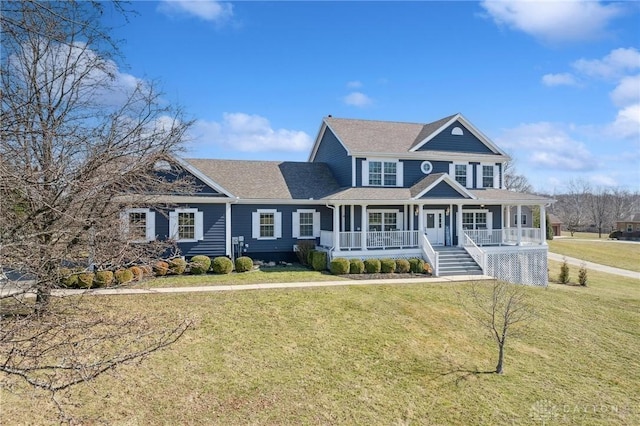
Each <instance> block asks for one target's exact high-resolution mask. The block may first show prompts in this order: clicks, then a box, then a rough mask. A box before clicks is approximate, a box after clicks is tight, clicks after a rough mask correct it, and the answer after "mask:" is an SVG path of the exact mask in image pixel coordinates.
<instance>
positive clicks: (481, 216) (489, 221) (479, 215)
mask: <svg viewBox="0 0 640 426" xmlns="http://www.w3.org/2000/svg"><path fill="white" fill-rule="evenodd" d="M492 228H493V214H492V213H491V212H490V211H487V210H464V211H463V212H462V229H492Z"/></svg>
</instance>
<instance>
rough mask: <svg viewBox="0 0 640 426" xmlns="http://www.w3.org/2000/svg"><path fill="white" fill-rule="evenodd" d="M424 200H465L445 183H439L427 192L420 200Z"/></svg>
mask: <svg viewBox="0 0 640 426" xmlns="http://www.w3.org/2000/svg"><path fill="white" fill-rule="evenodd" d="M425 198H467V197H465V196H464V195H462V194H461V193H459V192H458V191H457V190H456V189H455V188H453V187H452V186H451V185H449V183H447V182H446V181H441V182H440V183H438V184H437V185H436V186H434V187H433V188H431V189H430V190H429V191H427V192H426V193H425V194H424V195H422V197H420V199H425Z"/></svg>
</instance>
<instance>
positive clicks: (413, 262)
mask: <svg viewBox="0 0 640 426" xmlns="http://www.w3.org/2000/svg"><path fill="white" fill-rule="evenodd" d="M409 270H410V271H411V272H413V273H414V274H423V273H424V260H422V259H419V258H417V257H414V258H413V259H409Z"/></svg>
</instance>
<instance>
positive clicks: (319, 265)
mask: <svg viewBox="0 0 640 426" xmlns="http://www.w3.org/2000/svg"><path fill="white" fill-rule="evenodd" d="M311 267H312V268H313V270H314V271H324V270H326V269H327V253H325V252H323V251H316V250H314V251H313V252H312V254H311Z"/></svg>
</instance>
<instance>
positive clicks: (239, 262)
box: [236, 256, 253, 272]
mask: <svg viewBox="0 0 640 426" xmlns="http://www.w3.org/2000/svg"><path fill="white" fill-rule="evenodd" d="M252 269H253V259H251V258H250V257H249V256H240V257H239V258H237V259H236V272H249V271H251V270H252Z"/></svg>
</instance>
